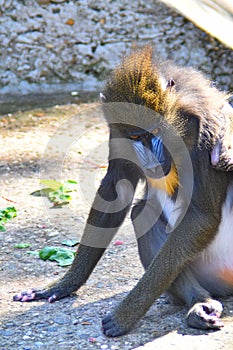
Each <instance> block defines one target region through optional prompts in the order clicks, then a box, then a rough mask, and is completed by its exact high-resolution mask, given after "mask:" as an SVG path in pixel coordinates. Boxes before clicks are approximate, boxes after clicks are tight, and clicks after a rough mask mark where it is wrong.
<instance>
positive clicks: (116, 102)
mask: <svg viewBox="0 0 233 350" xmlns="http://www.w3.org/2000/svg"><path fill="white" fill-rule="evenodd" d="M216 96H217V97H218V98H216ZM100 97H101V101H102V102H103V110H104V114H105V118H106V120H107V122H108V124H109V127H110V135H111V140H112V139H118V140H119V139H121V140H122V142H118V145H117V146H116V144H115V146H111V145H110V147H111V153H112V154H113V153H114V154H115V155H117V154H118V156H119V158H124V157H125V158H126V159H129V160H133V161H135V159H137V160H138V165H139V166H140V167H141V168H142V169H143V173H144V175H145V177H146V178H147V180H148V182H149V183H150V184H151V185H152V186H153V187H159V188H162V189H164V190H165V191H166V192H167V193H168V194H169V195H173V193H174V192H175V190H176V188H177V187H178V183H179V180H178V176H177V171H178V173H179V166H180V165H181V163H183V158H184V153H185V152H183V151H182V149H183V148H184V147H185V149H186V151H187V149H188V151H189V152H190V151H191V150H192V149H193V148H194V147H195V148H196V147H200V145H201V146H203V145H204V148H206V149H207V148H208V147H209V148H211V147H213V143H214V142H216V140H215V135H218V134H219V132H220V129H221V127H222V119H221V109H222V107H223V105H224V104H225V103H226V96H225V95H224V94H222V93H220V92H218V91H217V90H216V89H215V88H213V87H210V83H209V81H208V80H206V79H205V78H204V77H203V76H202V75H201V73H199V72H196V71H194V70H193V69H191V68H181V67H177V66H174V65H173V64H172V63H170V62H163V63H161V62H160V63H158V64H155V63H154V62H153V50H152V47H151V46H146V47H145V48H143V49H141V50H136V51H134V52H133V53H132V54H131V55H129V56H128V57H125V58H124V59H123V60H122V63H121V64H120V65H119V66H118V67H117V68H116V69H115V70H114V71H113V73H112V75H111V76H110V78H109V79H108V81H107V83H106V85H105V88H104V90H103V92H102V93H101V95H100ZM210 103H211V108H210ZM126 139H127V140H130V141H131V142H130V146H127V145H126V144H125V143H124V142H123V140H126ZM184 145H185V146H184ZM133 155H136V156H135V157H133ZM183 165H184V164H183ZM183 165H182V167H183Z"/></svg>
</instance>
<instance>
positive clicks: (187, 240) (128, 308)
mask: <svg viewBox="0 0 233 350" xmlns="http://www.w3.org/2000/svg"><path fill="white" fill-rule="evenodd" d="M219 220H220V219H219ZM217 226H218V220H216V219H213V217H212V215H211V213H209V214H208V215H207V214H206V213H202V212H201V211H199V210H198V209H197V208H196V209H195V210H193V209H191V208H189V210H188V212H187V214H186V216H185V218H184V219H183V221H182V222H181V223H180V225H179V226H178V227H177V228H176V229H175V230H174V231H173V232H172V233H171V234H170V235H169V238H168V240H167V241H166V242H165V243H164V245H163V247H162V248H161V250H160V251H159V253H158V255H156V256H155V258H154V260H153V261H152V263H151V264H150V265H149V267H148V269H147V270H146V272H145V274H144V275H143V277H142V278H141V279H140V281H139V282H138V284H137V285H136V286H135V287H134V289H133V290H132V291H131V292H130V293H129V294H128V296H127V297H126V298H125V299H124V300H123V301H122V302H121V303H120V304H119V305H118V306H117V308H116V309H115V310H114V312H113V313H111V314H109V315H107V316H106V317H105V318H104V319H103V329H104V333H105V334H106V335H107V336H110V337H115V336H119V335H122V334H125V333H127V332H128V331H129V330H130V329H132V327H133V326H134V325H135V323H136V322H137V321H138V320H139V319H140V318H141V317H142V316H143V315H144V314H145V313H146V312H147V311H148V309H149V308H150V306H151V305H152V303H153V302H154V301H155V300H156V299H157V298H158V297H159V296H160V295H161V294H162V293H163V292H164V291H165V290H167V289H168V288H169V286H170V285H171V283H172V282H173V281H174V280H175V278H176V277H177V276H178V275H179V273H180V272H181V271H182V269H183V268H184V266H185V265H186V264H187V263H189V262H190V261H191V260H193V259H194V258H195V256H197V254H198V253H199V252H200V251H201V250H202V249H203V248H205V247H206V246H207V245H208V243H209V242H210V241H211V240H212V239H213V237H214V234H215V232H216V228H217ZM187 228H188V231H187Z"/></svg>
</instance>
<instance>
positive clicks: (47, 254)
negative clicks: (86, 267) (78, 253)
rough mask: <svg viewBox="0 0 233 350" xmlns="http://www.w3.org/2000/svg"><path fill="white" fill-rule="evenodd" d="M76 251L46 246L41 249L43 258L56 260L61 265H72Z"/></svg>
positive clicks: (40, 255)
mask: <svg viewBox="0 0 233 350" xmlns="http://www.w3.org/2000/svg"><path fill="white" fill-rule="evenodd" d="M74 255H75V252H72V251H70V250H68V249H65V248H59V247H45V248H43V249H41V250H40V251H39V257H40V258H41V259H42V260H51V261H56V262H57V263H58V265H59V266H68V265H71V264H72V262H73V260H74Z"/></svg>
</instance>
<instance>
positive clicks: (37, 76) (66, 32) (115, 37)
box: [0, 0, 233, 103]
mask: <svg viewBox="0 0 233 350" xmlns="http://www.w3.org/2000/svg"><path fill="white" fill-rule="evenodd" d="M216 25H217V24H216ZM148 42H152V43H153V44H154V45H155V47H156V50H157V51H158V52H159V54H160V55H161V56H162V57H164V58H169V59H173V60H175V61H176V62H177V63H179V64H182V65H189V66H190V65H191V66H195V67H197V68H199V69H202V70H203V71H204V72H205V73H207V75H208V76H209V77H210V78H211V79H213V80H214V81H216V83H217V85H218V86H219V87H221V88H223V89H232V90H233V82H232V59H233V54H232V51H231V50H230V49H228V48H226V47H224V46H223V45H222V44H220V43H219V42H218V41H217V40H215V39H212V38H211V37H209V36H208V35H207V34H205V33H204V32H202V31H201V30H199V29H198V28H196V27H195V26H194V25H193V24H192V23H190V22H189V21H187V20H186V19H185V18H183V17H182V16H180V15H178V14H176V13H175V12H173V11H172V10H171V9H169V8H167V7H166V6H165V5H164V4H161V3H160V2H159V1H156V0H147V1H145V0H135V1H128V0H117V1H115V0H109V1H106V0H98V1H93V0H80V1H74V0H73V1H72V0H70V1H63V0H57V1H55V0H54V1H49V0H38V1H35V0H24V1H18V0H0V101H2V102H4V103H5V102H7V101H11V100H12V99H14V96H15V95H16V96H17V95H19V96H21V97H22V96H24V95H27V96H28V94H32V95H33V94H42V95H43V94H44V93H45V94H48V93H51V94H53V93H59V92H62V93H65V92H66V91H67V92H70V91H72V90H82V91H94V90H96V89H99V85H100V83H101V81H102V80H103V79H105V78H106V76H107V75H108V73H109V70H110V69H111V68H112V67H113V66H114V65H115V64H116V63H117V62H118V61H119V59H120V57H121V56H122V54H123V53H125V52H129V50H130V48H131V47H132V46H134V45H136V44H140V45H141V44H144V43H148Z"/></svg>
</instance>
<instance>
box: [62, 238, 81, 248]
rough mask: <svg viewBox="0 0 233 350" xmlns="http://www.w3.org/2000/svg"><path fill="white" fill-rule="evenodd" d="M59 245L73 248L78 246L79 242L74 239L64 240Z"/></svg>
mask: <svg viewBox="0 0 233 350" xmlns="http://www.w3.org/2000/svg"><path fill="white" fill-rule="evenodd" d="M61 244H63V245H66V246H68V247H74V246H75V245H77V244H79V241H77V240H76V239H66V240H64V241H62V242H61Z"/></svg>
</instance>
